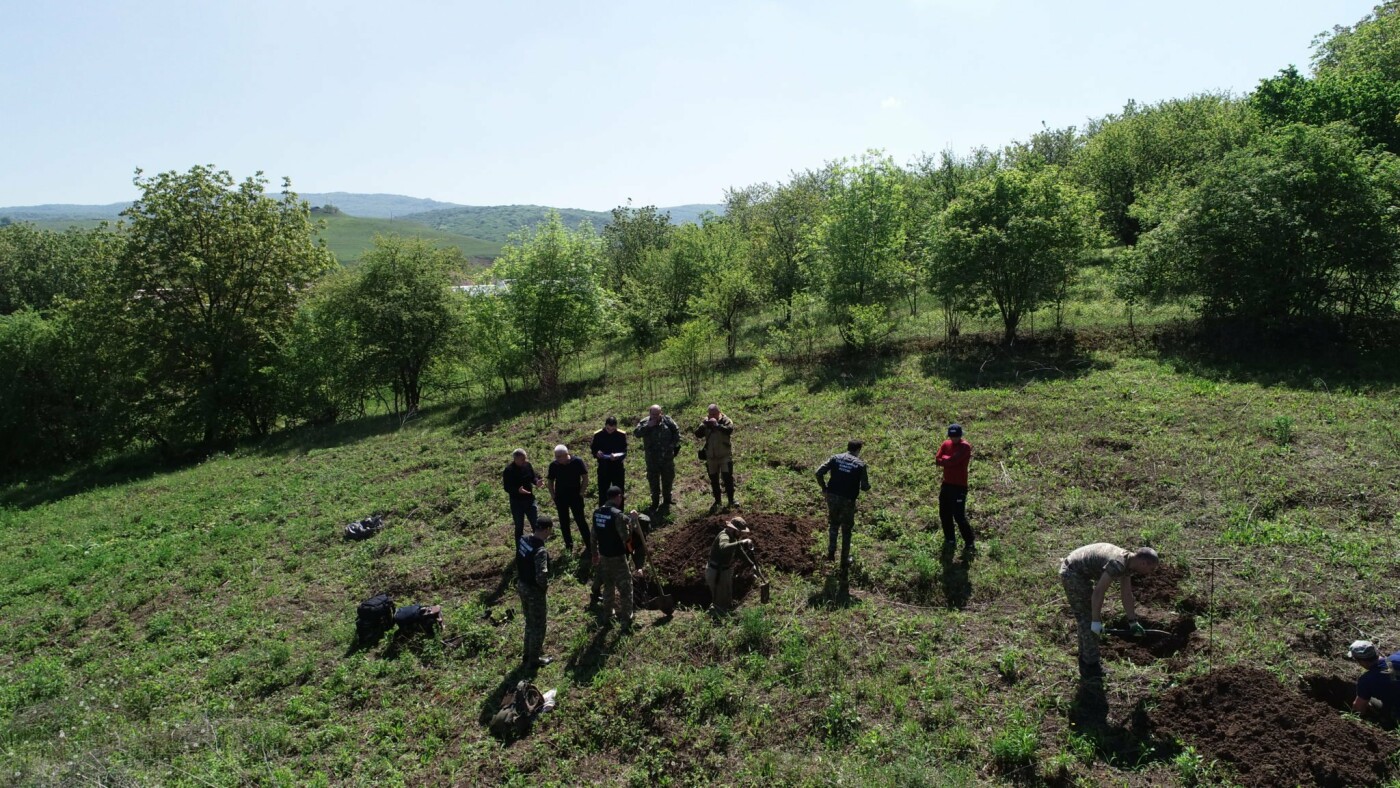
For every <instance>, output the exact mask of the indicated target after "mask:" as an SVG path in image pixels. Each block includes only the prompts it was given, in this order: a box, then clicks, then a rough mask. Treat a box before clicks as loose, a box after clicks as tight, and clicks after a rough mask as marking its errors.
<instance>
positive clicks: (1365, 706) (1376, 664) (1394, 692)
mask: <svg viewBox="0 0 1400 788" xmlns="http://www.w3.org/2000/svg"><path fill="white" fill-rule="evenodd" d="M1347 657H1349V658H1350V659H1353V660H1355V661H1356V663H1357V664H1358V665H1360V666H1361V667H1363V668H1365V669H1366V672H1365V673H1363V674H1361V678H1359V679H1357V680H1356V698H1355V699H1353V700H1352V702H1351V710H1352V711H1354V712H1356V713H1357V714H1362V715H1365V714H1372V715H1374V716H1375V717H1378V718H1380V719H1386V718H1390V719H1391V720H1393V721H1394V722H1397V723H1400V675H1396V671H1398V670H1400V652H1396V653H1394V654H1391V655H1390V657H1389V658H1388V659H1381V654H1380V651H1378V650H1377V649H1376V645H1375V644H1374V643H1372V642H1371V641H1369V640H1357V641H1353V642H1352V644H1351V646H1350V647H1349V648H1348V649H1347Z"/></svg>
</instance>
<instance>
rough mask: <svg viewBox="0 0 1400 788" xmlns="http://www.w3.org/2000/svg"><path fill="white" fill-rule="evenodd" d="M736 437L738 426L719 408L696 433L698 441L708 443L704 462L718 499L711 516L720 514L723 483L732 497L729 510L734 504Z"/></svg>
mask: <svg viewBox="0 0 1400 788" xmlns="http://www.w3.org/2000/svg"><path fill="white" fill-rule="evenodd" d="M733 434H734V422H733V421H731V420H730V419H729V417H728V416H726V415H724V414H723V413H721V412H720V410H719V405H716V404H713V403H712V404H711V405H710V409H709V411H707V413H706V415H705V418H703V419H701V420H700V426H699V427H697V428H696V430H695V437H697V438H699V439H700V440H701V441H703V442H704V444H705V445H704V446H703V447H702V448H701V449H700V459H702V460H704V461H705V471H706V472H707V473H708V474H709V475H710V492H711V493H712V494H713V495H714V497H715V504H714V506H712V507H710V513H711V514H713V513H715V512H717V511H719V508H720V499H719V489H720V480H721V479H723V481H724V493H725V495H727V496H728V497H729V506H730V508H733V507H734V506H736V505H737V504H735V503H734V450H733V447H732V446H731V444H730V436H731V435H733Z"/></svg>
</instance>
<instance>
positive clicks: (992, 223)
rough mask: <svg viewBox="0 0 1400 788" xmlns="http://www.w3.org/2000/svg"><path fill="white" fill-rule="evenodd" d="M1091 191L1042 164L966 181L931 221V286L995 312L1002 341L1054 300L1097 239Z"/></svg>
mask: <svg viewBox="0 0 1400 788" xmlns="http://www.w3.org/2000/svg"><path fill="white" fill-rule="evenodd" d="M1095 218H1096V217H1095V215H1094V210H1093V203H1092V200H1091V198H1090V197H1089V196H1088V195H1087V194H1084V193H1083V192H1081V191H1079V190H1078V189H1076V188H1075V187H1074V186H1073V185H1072V184H1070V183H1069V182H1068V180H1067V179H1065V178H1064V177H1062V175H1061V172H1060V170H1059V168H1057V167H1053V166H1048V165H1038V166H1019V167H1011V168H1007V169H1001V170H998V171H996V172H994V173H992V174H990V175H988V176H986V177H983V178H980V179H978V180H975V181H972V182H970V183H968V184H965V185H964V186H963V187H962V188H961V189H960V190H959V192H958V197H957V198H956V199H955V200H953V201H952V202H951V203H949V204H948V207H947V208H946V209H945V210H944V211H943V213H942V214H941V215H940V216H939V217H938V220H937V221H936V222H935V223H934V224H933V226H932V227H930V228H929V232H930V243H929V248H930V253H931V257H932V261H931V262H932V264H931V266H930V271H931V275H932V277H933V279H934V281H933V283H932V287H933V289H934V291H935V292H942V291H952V290H956V292H958V293H960V294H961V298H962V300H963V301H965V302H966V303H968V304H969V305H970V306H972V307H974V308H978V309H980V310H981V311H983V312H988V313H994V314H998V315H1000V317H1001V321H1002V327H1003V329H1004V335H1003V337H1004V341H1005V342H1006V343H1007V344H1008V345H1009V344H1013V343H1014V342H1015V341H1016V332H1017V330H1018V328H1019V327H1020V324H1021V320H1022V318H1024V317H1025V316H1026V315H1028V314H1030V313H1032V312H1034V311H1035V310H1037V309H1039V308H1040V307H1041V306H1042V305H1044V304H1045V303H1047V302H1049V301H1051V300H1053V299H1054V297H1055V296H1056V293H1057V292H1058V291H1059V290H1060V289H1061V288H1062V287H1063V286H1064V283H1065V282H1066V281H1067V280H1068V279H1069V278H1070V277H1071V276H1072V275H1073V272H1074V270H1075V268H1076V267H1077V266H1078V264H1079V261H1080V259H1081V258H1082V256H1083V255H1084V253H1085V252H1086V251H1087V250H1088V249H1089V248H1090V246H1091V245H1092V244H1093V243H1094V242H1095V241H1096V240H1097V230H1096V227H1095Z"/></svg>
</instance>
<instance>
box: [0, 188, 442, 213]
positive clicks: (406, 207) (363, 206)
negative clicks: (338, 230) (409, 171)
mask: <svg viewBox="0 0 1400 788" xmlns="http://www.w3.org/2000/svg"><path fill="white" fill-rule="evenodd" d="M297 196H299V197H301V198H302V199H303V200H306V201H307V202H309V203H311V204H312V205H334V206H335V207H337V208H339V209H340V210H341V211H343V212H345V213H348V214H350V215H351V216H364V217H368V218H371V219H391V218H392V219H398V218H401V217H404V216H407V215H409V214H411V213H423V212H425V211H436V210H440V209H443V208H458V207H461V206H460V205H458V204H457V203H455V202H439V201H438V200H428V199H424V198H422V197H406V196H404V195H402V194H357V193H354V192H324V193H314V192H313V193H310V194H298V195H297ZM3 211H4V209H3V208H0V212H3Z"/></svg>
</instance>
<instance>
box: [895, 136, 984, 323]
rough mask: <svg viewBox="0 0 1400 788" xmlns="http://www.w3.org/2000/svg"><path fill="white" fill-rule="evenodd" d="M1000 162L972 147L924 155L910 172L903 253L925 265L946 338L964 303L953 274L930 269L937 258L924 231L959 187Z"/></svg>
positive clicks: (928, 285) (925, 275) (980, 176)
mask: <svg viewBox="0 0 1400 788" xmlns="http://www.w3.org/2000/svg"><path fill="white" fill-rule="evenodd" d="M1001 161H1002V154H1000V153H997V152H993V151H990V150H988V149H986V148H979V149H977V150H974V151H973V152H972V153H970V154H969V155H967V156H959V155H957V154H956V153H954V152H952V151H947V150H945V151H943V152H942V153H940V154H938V156H937V157H934V156H928V155H926V156H923V157H921V158H919V159H918V160H916V161H915V162H914V165H913V167H912V168H911V169H910V171H909V188H908V195H909V210H908V217H909V219H908V222H909V227H910V228H911V231H910V232H909V241H908V242H907V244H906V247H907V252H906V253H907V254H909V255H910V257H911V259H913V260H916V261H919V262H920V264H921V265H922V266H923V268H924V270H923V272H922V274H923V278H924V281H925V286H927V287H929V288H930V290H929V292H930V293H932V294H933V295H934V296H935V297H937V299H938V303H939V306H940V308H941V309H942V310H943V325H944V330H945V332H946V335H947V337H948V339H952V338H954V337H956V336H957V335H958V333H959V331H960V327H961V324H962V315H963V310H964V309H965V304H964V303H963V301H962V293H961V292H960V287H959V283H958V281H957V279H956V277H952V276H944V275H942V274H941V273H939V272H936V271H933V270H932V269H931V268H930V266H933V265H936V264H937V262H938V261H937V260H936V259H935V258H933V256H932V254H931V253H930V249H929V241H930V238H931V235H930V234H929V233H928V232H927V231H926V230H927V228H928V227H929V226H930V225H932V224H933V223H934V222H935V221H936V220H937V218H938V216H939V215H940V214H942V213H943V211H944V210H945V209H946V208H947V207H948V204H949V203H951V202H952V201H953V200H954V199H956V198H957V196H958V192H959V190H960V189H962V188H963V187H964V186H965V185H966V184H968V183H971V182H972V181H975V180H977V179H979V178H983V177H986V176H988V175H990V174H992V173H994V172H995V171H996V169H997V167H999V166H1000V163H1001Z"/></svg>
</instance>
